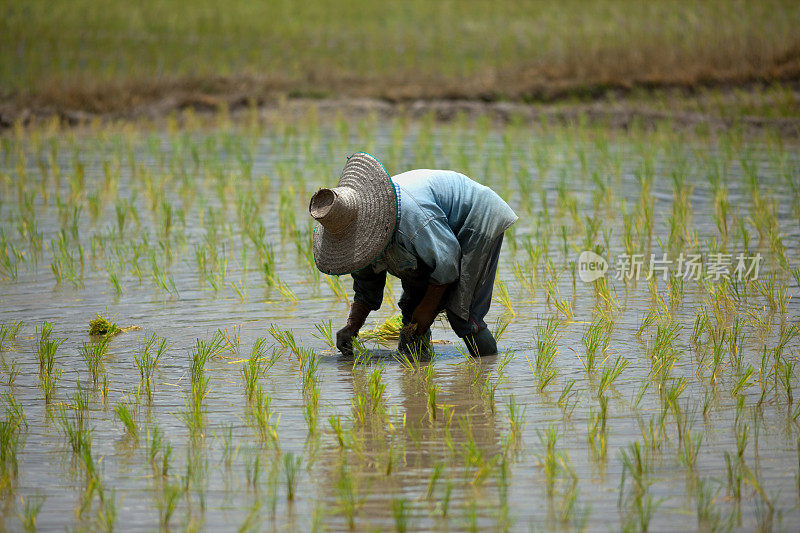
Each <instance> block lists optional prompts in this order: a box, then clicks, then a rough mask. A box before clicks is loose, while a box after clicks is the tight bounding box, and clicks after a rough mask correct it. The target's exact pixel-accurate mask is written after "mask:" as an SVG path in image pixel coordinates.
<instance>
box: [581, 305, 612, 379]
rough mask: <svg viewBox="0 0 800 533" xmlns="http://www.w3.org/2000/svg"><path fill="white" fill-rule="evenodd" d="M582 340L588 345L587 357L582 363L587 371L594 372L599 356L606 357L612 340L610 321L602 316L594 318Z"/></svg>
mask: <svg viewBox="0 0 800 533" xmlns="http://www.w3.org/2000/svg"><path fill="white" fill-rule="evenodd" d="M581 342H582V343H583V345H584V347H586V357H585V359H581V363H582V364H583V368H584V369H585V370H586V372H587V373H589V374H592V373H594V371H595V370H596V369H597V368H598V357H603V358H605V357H604V356H605V353H606V350H607V349H608V344H609V343H610V342H611V332H610V331H609V328H608V322H606V321H605V320H603V319H601V318H596V319H594V320H592V323H591V324H590V325H589V328H588V329H587V330H586V331H585V332H584V334H583V337H582V338H581ZM601 364H602V363H601Z"/></svg>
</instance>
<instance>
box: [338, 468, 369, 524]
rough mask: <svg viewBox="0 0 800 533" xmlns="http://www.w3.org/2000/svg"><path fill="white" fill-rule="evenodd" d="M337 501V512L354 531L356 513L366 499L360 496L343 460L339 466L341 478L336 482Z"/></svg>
mask: <svg viewBox="0 0 800 533" xmlns="http://www.w3.org/2000/svg"><path fill="white" fill-rule="evenodd" d="M336 500H337V510H338V511H339V512H341V513H342V514H343V515H344V517H345V519H346V520H347V525H348V527H349V528H350V529H351V530H352V529H354V528H355V525H356V513H357V512H358V510H359V509H360V508H361V505H362V504H363V503H364V498H363V496H359V494H358V485H357V483H356V480H355V479H354V477H353V474H352V472H351V471H350V468H349V467H348V465H347V461H346V460H345V459H342V462H341V464H340V466H339V476H338V479H337V480H336Z"/></svg>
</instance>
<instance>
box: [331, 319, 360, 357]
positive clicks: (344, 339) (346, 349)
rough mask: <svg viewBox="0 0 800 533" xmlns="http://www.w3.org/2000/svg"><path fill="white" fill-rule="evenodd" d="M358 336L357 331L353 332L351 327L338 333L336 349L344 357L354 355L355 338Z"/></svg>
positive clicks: (344, 328) (346, 327)
mask: <svg viewBox="0 0 800 533" xmlns="http://www.w3.org/2000/svg"><path fill="white" fill-rule="evenodd" d="M356 335H358V332H357V331H355V332H354V331H353V330H352V328H350V326H345V327H343V328H342V329H340V330H339V331H337V332H336V347H337V348H338V349H339V351H340V352H342V353H343V354H344V355H352V354H353V337H355V336H356Z"/></svg>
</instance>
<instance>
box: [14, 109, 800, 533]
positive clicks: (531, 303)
mask: <svg viewBox="0 0 800 533" xmlns="http://www.w3.org/2000/svg"><path fill="white" fill-rule="evenodd" d="M184 118H185V119H186V121H187V122H186V123H184V124H183V125H182V126H181V127H178V126H177V122H173V123H170V124H169V125H166V126H164V127H162V128H155V127H153V126H147V125H130V124H123V125H104V126H101V125H96V126H93V127H91V128H86V129H81V130H67V131H63V130H58V129H56V128H46V127H43V128H38V129H31V130H23V129H17V130H15V131H13V132H7V133H6V134H4V135H3V137H2V147H1V150H0V190H1V191H2V201H1V203H0V221H2V233H0V237H1V238H2V240H1V242H0V275H1V276H2V280H0V323H2V325H3V326H2V332H0V334H1V335H2V336H1V337H0V344H1V346H0V349H2V354H0V355H2V361H0V362H1V363H2V364H1V365H0V366H1V368H0V381H2V384H0V389H2V390H1V391H0V392H2V403H3V406H4V407H3V414H2V420H0V422H1V423H2V425H1V426H0V429H1V430H2V431H0V438H2V442H1V443H0V444H1V445H2V454H1V455H0V461H1V462H2V464H1V465H0V466H1V467H2V471H1V473H2V482H1V483H0V490H2V494H3V499H2V501H3V509H2V520H3V523H4V528H5V529H8V530H22V529H24V528H25V527H26V526H31V525H34V524H35V526H37V527H39V528H42V529H47V530H50V529H59V530H60V529H64V528H66V529H89V530H103V529H112V528H113V527H116V528H119V529H124V530H154V529H171V528H174V529H208V530H217V529H226V530H230V529H242V530H248V529H253V530H264V529H268V530H271V529H275V530H309V529H330V530H347V529H352V528H354V529H358V530H373V529H379V530H390V529H397V530H400V531H402V530H405V529H406V528H408V529H426V530H427V529H449V530H478V529H480V530H505V529H509V530H531V529H533V530H540V529H565V530H574V529H579V530H583V529H586V530H609V529H612V530H616V529H620V528H624V529H631V530H642V529H648V528H649V529H651V530H675V529H694V528H699V529H711V530H718V529H722V530H729V529H747V530H750V529H754V528H758V529H764V530H768V529H771V528H775V529H781V530H794V529H797V528H798V527H800V510H799V509H798V504H799V503H800V500H798V497H799V496H800V472H799V471H798V467H799V466H800V465H799V462H800V440H798V439H799V436H800V426H799V425H798V423H799V419H800V405H799V404H798V402H797V398H796V397H795V396H796V395H797V394H798V391H797V386H798V375H799V374H800V368H798V365H797V358H798V355H800V352H799V351H798V334H799V333H800V329H799V327H798V315H800V304H799V303H798V302H800V300H799V299H798V292H800V291H799V290H798V281H800V280H798V277H799V276H800V271H799V270H798V265H800V262H798V255H799V252H800V207H798V206H799V205H800V172H799V171H800V153H798V150H797V146H796V144H794V143H793V142H787V141H785V140H783V139H781V138H780V137H778V136H776V135H771V134H770V133H769V132H767V133H764V134H760V135H759V136H757V137H752V136H749V137H744V136H743V135H742V133H741V132H739V131H736V130H732V131H730V132H728V133H725V134H720V135H714V136H711V135H708V134H704V133H703V132H697V133H691V134H689V133H686V132H675V131H672V129H671V128H670V126H669V124H664V125H661V126H659V127H656V128H655V129H654V130H647V131H646V130H644V129H637V128H634V129H632V130H630V131H609V130H608V129H604V128H602V127H597V126H591V125H587V124H585V123H582V122H581V123H578V124H574V125H570V126H547V125H544V126H542V125H536V126H530V125H526V124H522V123H520V122H515V121H512V122H511V123H510V124H509V125H504V126H496V125H491V124H489V123H488V122H486V121H483V120H477V121H466V120H457V121H454V122H452V123H449V124H444V125H442V124H436V123H434V122H433V121H432V120H422V121H411V120H404V119H393V120H390V121H383V120H379V119H378V118H377V117H367V118H364V119H362V120H360V121H345V120H329V121H319V120H316V119H315V118H314V117H310V118H307V119H304V120H302V121H299V122H290V121H277V122H269V123H262V122H258V121H252V122H246V121H245V122H241V123H237V124H232V123H230V122H229V121H228V120H227V119H226V118H225V117H220V118H219V119H218V120H216V121H214V122H213V123H212V124H209V123H203V124H201V123H200V121H198V120H196V119H193V118H192V117H191V116H188V117H184ZM359 150H364V151H368V152H370V153H372V154H374V155H375V156H376V157H378V158H379V159H381V160H382V161H383V162H384V164H385V165H386V167H387V169H388V170H389V172H390V173H392V174H395V173H398V172H402V171H404V170H407V169H410V168H419V167H428V168H450V169H455V170H459V171H461V172H464V173H465V174H467V175H469V176H471V177H473V178H474V179H476V180H478V181H480V182H482V183H484V184H486V185H489V186H491V187H492V188H494V189H495V190H496V191H497V192H498V193H499V194H500V195H501V196H503V198H505V199H506V200H507V201H508V202H509V204H510V205H511V206H512V207H513V208H514V209H515V211H516V212H517V213H518V214H519V216H520V220H519V222H518V223H517V224H516V226H514V228H513V230H512V231H510V232H508V233H507V234H506V239H505V244H504V248H503V252H502V256H501V261H500V269H499V274H498V279H497V281H496V285H495V295H494V298H495V302H494V304H493V307H492V310H491V312H490V315H489V317H488V320H487V322H490V323H491V324H492V328H493V329H494V330H495V331H496V334H497V336H498V337H499V342H498V345H499V347H500V349H501V351H502V353H501V354H500V355H498V356H494V357H487V358H484V359H483V360H477V361H476V360H472V359H470V358H466V357H464V356H463V355H462V353H461V352H462V350H463V349H464V348H463V346H462V345H461V344H460V343H459V340H458V339H457V338H456V337H455V336H454V334H453V333H452V332H451V331H450V330H449V327H448V326H447V324H446V322H445V321H444V319H443V317H440V320H439V321H437V323H436V324H435V326H434V329H433V336H434V338H435V339H438V340H439V341H441V342H439V343H437V344H436V345H435V349H436V357H435V359H434V360H433V361H432V362H430V363H428V362H416V361H413V360H412V361H409V360H398V359H397V358H395V354H394V352H393V350H392V347H393V345H392V342H391V340H388V341H386V342H383V343H379V342H378V341H376V340H374V339H366V338H365V339H364V350H363V351H362V352H360V354H359V355H358V356H357V360H355V361H354V360H353V359H349V360H348V359H344V358H342V357H340V356H338V355H337V354H336V353H335V352H334V351H333V350H332V349H331V346H330V339H329V337H330V335H331V332H335V331H336V330H337V329H338V328H339V327H341V326H342V325H343V324H344V322H345V320H346V317H347V312H348V301H349V298H351V297H352V289H351V282H350V279H349V277H348V276H342V277H341V278H329V277H326V276H323V275H321V274H320V273H319V272H317V271H316V269H315V268H314V264H313V257H312V255H311V248H310V235H311V228H312V225H311V220H310V217H309V216H308V215H307V212H306V209H307V205H308V199H309V198H310V196H311V194H313V192H314V191H315V190H316V188H318V187H320V186H330V185H332V184H334V183H335V181H336V179H337V177H338V172H339V171H340V170H341V168H342V166H343V165H344V162H345V156H346V154H347V153H352V152H354V151H359ZM587 250H591V251H593V252H595V253H597V255H598V256H600V258H602V259H604V260H606V261H607V262H608V271H607V272H605V275H603V276H600V277H599V278H598V279H596V280H594V281H588V282H587V281H583V279H582V277H585V275H587V274H590V273H591V272H590V271H589V270H582V266H583V267H584V268H586V262H581V261H579V258H580V256H581V252H584V251H587ZM651 254H653V256H652V257H651ZM681 254H683V255H682V256H681ZM586 257H589V256H588V255H584V258H586ZM652 260H655V261H652ZM637 262H641V264H642V267H641V271H640V272H637V271H636V270H632V269H630V268H628V267H629V266H630V265H634V264H637ZM651 263H652V264H653V266H654V267H655V268H654V269H653V272H652V274H653V275H652V276H649V274H650V265H651ZM596 264H597V265H600V267H601V268H602V266H603V263H602V260H599V259H598V260H596ZM689 264H693V265H695V267H696V268H695V267H693V268H688V265H689ZM648 278H650V279H648ZM399 296H400V286H399V283H397V282H395V283H393V284H392V285H391V290H390V291H387V293H386V297H385V300H384V304H383V306H382V308H381V309H380V310H379V311H378V312H376V313H373V314H372V315H371V317H370V319H369V320H368V327H376V326H379V325H381V324H382V323H383V322H384V321H385V320H387V319H389V318H391V317H392V316H394V315H395V314H396V313H397V308H396V306H395V302H396V300H397V299H398V298H399ZM98 313H99V314H101V315H103V316H105V317H107V318H109V319H110V321H111V322H113V323H116V324H117V325H118V326H120V327H121V328H123V331H122V332H121V333H119V334H118V335H114V336H109V337H108V338H107V339H106V338H104V337H100V336H89V334H88V330H89V323H90V321H91V320H92V319H94V318H95V317H96V315H97V314H98ZM129 326H135V328H132V329H124V328H127V327H129Z"/></svg>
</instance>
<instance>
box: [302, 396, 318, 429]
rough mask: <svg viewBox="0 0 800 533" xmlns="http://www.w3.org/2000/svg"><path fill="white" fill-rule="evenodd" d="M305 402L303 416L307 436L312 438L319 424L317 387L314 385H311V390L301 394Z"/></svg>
mask: <svg viewBox="0 0 800 533" xmlns="http://www.w3.org/2000/svg"><path fill="white" fill-rule="evenodd" d="M303 398H304V399H305V403H304V404H303V416H304V417H305V420H306V426H307V427H308V437H309V438H312V437H315V436H316V435H317V428H318V426H319V420H318V419H319V387H317V386H316V385H314V386H312V387H311V390H310V391H308V392H307V393H306V394H304V395H303Z"/></svg>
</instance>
